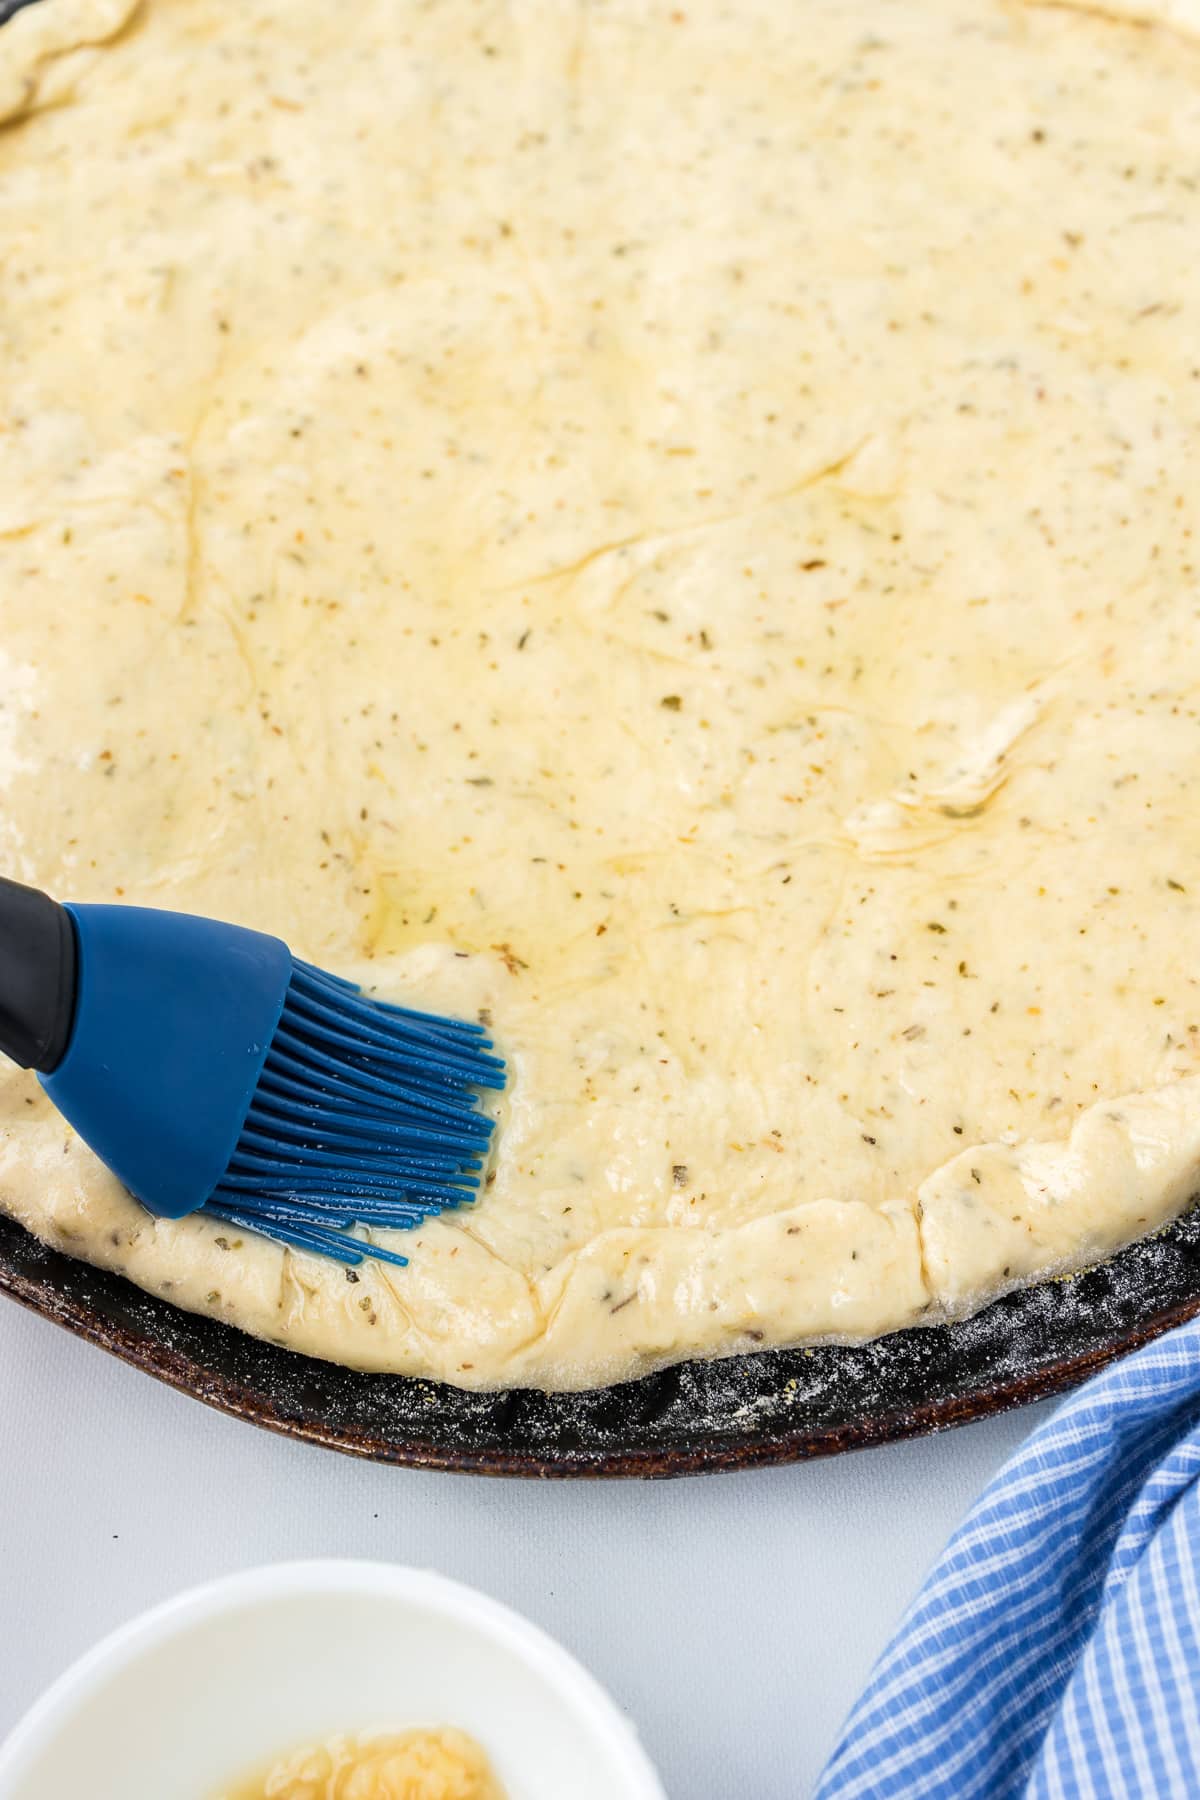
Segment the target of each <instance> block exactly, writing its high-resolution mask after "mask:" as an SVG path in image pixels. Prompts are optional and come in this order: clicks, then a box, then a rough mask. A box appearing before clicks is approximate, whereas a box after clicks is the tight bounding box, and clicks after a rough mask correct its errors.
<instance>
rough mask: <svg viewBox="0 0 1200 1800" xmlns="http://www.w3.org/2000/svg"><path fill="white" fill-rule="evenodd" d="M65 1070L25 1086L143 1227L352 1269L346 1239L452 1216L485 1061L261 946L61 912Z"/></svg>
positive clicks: (475, 1178) (469, 1031) (175, 924)
mask: <svg viewBox="0 0 1200 1800" xmlns="http://www.w3.org/2000/svg"><path fill="white" fill-rule="evenodd" d="M65 910H66V911H67V913H68V914H69V916H70V918H71V921H72V923H73V926H74V935H75V946H76V955H77V966H76V970H75V984H76V987H75V994H76V998H75V1007H74V1015H73V1019H72V1022H71V1028H70V1038H69V1042H68V1044H67V1048H66V1051H65V1054H63V1056H62V1058H61V1060H60V1061H59V1062H58V1064H57V1066H56V1067H55V1068H54V1069H53V1071H52V1072H50V1073H48V1074H42V1076H41V1077H40V1079H41V1081H42V1084H43V1086H44V1087H45V1089H46V1092H47V1093H48V1094H49V1096H50V1098H51V1099H52V1100H53V1101H54V1103H55V1105H56V1106H57V1107H58V1108H59V1110H60V1112H62V1113H63V1114H64V1115H65V1116H66V1118H68V1119H69V1120H70V1121H71V1123H72V1124H73V1125H74V1126H75V1128H76V1130H77V1131H78V1132H79V1134H80V1136H81V1137H83V1138H84V1139H85V1141H86V1142H87V1143H88V1144H89V1145H90V1146H91V1147H92V1149H93V1150H95V1152H96V1154H97V1155H98V1156H100V1157H101V1158H102V1160H103V1161H104V1162H106V1163H107V1164H108V1166H109V1168H110V1169H112V1171H113V1172H114V1174H116V1175H117V1176H119V1177H120V1179H121V1180H122V1181H123V1182H124V1183H125V1185H126V1186H127V1187H128V1188H129V1189H130V1191H131V1192H132V1193H133V1194H135V1195H136V1196H137V1198H138V1199H139V1200H140V1201H141V1202H142V1204H143V1205H144V1206H146V1207H148V1208H149V1210H150V1211H151V1212H154V1213H157V1214H158V1215H159V1216H160V1217H164V1218H181V1217H183V1216H184V1215H185V1214H187V1213H192V1212H198V1211H203V1212H206V1213H208V1214H210V1215H211V1216H212V1217H214V1218H218V1219H221V1220H223V1221H225V1222H227V1223H229V1224H232V1225H236V1226H239V1227H241V1228H243V1229H245V1230H248V1231H257V1232H260V1233H261V1234H263V1235H264V1236H266V1237H270V1238H274V1239H276V1240H277V1241H278V1242H280V1243H283V1244H288V1245H291V1246H294V1247H296V1248H298V1249H303V1250H311V1251H315V1252H318V1253H320V1254H322V1255H325V1256H332V1257H335V1258H336V1259H337V1260H338V1261H340V1262H344V1263H347V1264H355V1263H359V1262H361V1261H362V1258H363V1257H364V1256H373V1257H377V1258H379V1259H380V1260H382V1261H386V1262H392V1263H399V1264H404V1263H405V1262H406V1260H407V1259H406V1258H405V1257H403V1256H400V1255H398V1254H397V1253H396V1252H395V1251H393V1250H387V1249H385V1248H383V1246H381V1245H378V1244H374V1243H371V1242H370V1241H368V1240H367V1239H364V1238H362V1237H358V1236H353V1235H351V1228H352V1227H353V1226H355V1225H361V1226H366V1227H371V1226H375V1227H380V1228H386V1229H388V1230H402V1229H405V1228H407V1227H410V1226H413V1225H417V1224H419V1223H420V1222H421V1220H422V1219H425V1218H428V1217H429V1216H430V1215H431V1214H434V1213H440V1212H443V1211H445V1210H446V1208H448V1207H453V1206H461V1205H462V1204H463V1203H464V1202H467V1201H470V1200H471V1199H472V1198H473V1197H474V1195H475V1192H476V1190H477V1188H478V1186H479V1182H480V1177H481V1171H482V1168H483V1163H484V1159H485V1157H486V1155H487V1151H488V1145H489V1141H490V1138H491V1135H492V1130H493V1124H492V1121H491V1120H490V1119H489V1118H488V1117H487V1116H486V1115H485V1114H484V1113H483V1112H482V1111H481V1109H480V1100H479V1094H480V1090H482V1089H487V1088H491V1089H502V1088H503V1086H504V1079H505V1074H504V1063H503V1060H502V1059H501V1058H500V1057H499V1056H496V1055H494V1054H493V1053H492V1045H491V1042H490V1040H489V1039H488V1038H487V1037H486V1036H485V1035H484V1033H483V1030H482V1028H481V1027H480V1026H478V1025H475V1024H469V1023H466V1022H464V1021H460V1020H454V1019H445V1018H440V1017H438V1016H436V1015H434V1014H430V1013H423V1012H415V1011H412V1010H410V1009H408V1008H405V1007H399V1006H391V1005H388V1004H386V1003H385V1002H383V1001H378V1000H372V999H368V998H367V996H366V995H364V994H363V993H361V991H360V990H359V989H358V988H356V987H355V986H354V985H353V984H352V983H350V982H347V981H343V980H340V979H339V978H338V977H337V976H334V975H327V974H325V973H323V972H322V971H321V970H320V969H315V968H313V967H312V966H311V965H310V964H308V963H304V962H299V961H297V960H296V959H295V958H293V956H292V954H291V952H290V951H289V949H288V947H287V945H286V944H285V943H283V942H282V941H281V940H280V939H279V938H274V937H268V936H266V935H264V934H263V933H262V932H257V931H247V930H245V929H244V928H242V927H241V926H237V925H223V924H220V923H218V922H217V921H216V920H213V919H200V918H195V917H192V916H191V915H189V914H183V913H170V912H158V911H150V910H146V909H142V908H139V907H129V906H69V907H67V908H66V909H65Z"/></svg>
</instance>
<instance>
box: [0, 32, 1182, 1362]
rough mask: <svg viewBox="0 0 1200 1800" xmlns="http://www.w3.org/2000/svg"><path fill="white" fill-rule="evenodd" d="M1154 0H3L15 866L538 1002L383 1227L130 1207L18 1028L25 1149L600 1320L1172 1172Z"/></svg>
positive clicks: (156, 1264)
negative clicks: (474, 1176)
mask: <svg viewBox="0 0 1200 1800" xmlns="http://www.w3.org/2000/svg"><path fill="white" fill-rule="evenodd" d="M1148 10H1149V9H1148V8H1147V7H1146V6H1144V5H1142V4H1137V5H1132V6H1131V7H1130V8H1129V9H1128V16H1127V17H1125V18H1122V17H1121V16H1120V14H1121V11H1122V9H1121V8H1120V7H1118V6H1106V7H1104V8H1089V9H1086V10H1085V9H1080V8H1058V7H1056V8H1041V7H1035V6H1021V5H1017V4H1005V3H1003V0H806V4H805V5H804V6H803V7H802V8H797V7H795V6H793V5H790V4H785V3H784V0H738V3H737V4H736V5H732V4H727V3H725V4H723V3H722V0H679V4H678V5H673V4H670V3H666V4H661V5H657V4H656V5H649V6H648V5H645V4H642V3H641V0H593V3H592V4H585V3H584V0H579V4H572V5H564V4H560V3H557V0H503V3H501V0H495V3H492V4H479V3H477V0H437V3H432V0H431V3H426V4H414V5H411V6H397V5H395V4H394V0H360V3H359V4H358V5H356V6H355V7H353V8H349V9H347V8H345V7H339V6H332V5H330V4H329V3H328V0H287V3H286V4H283V3H282V0H145V3H144V4H143V5H142V6H140V7H138V6H137V5H135V4H133V3H132V0H40V3H39V4H38V5H36V6H34V7H32V8H31V9H30V10H29V11H27V12H25V13H21V14H19V15H18V16H17V17H16V18H15V19H14V20H13V21H12V22H11V23H10V24H9V25H7V26H5V27H4V28H3V30H0V96H3V104H4V106H5V108H6V109H7V112H8V114H9V119H10V122H9V124H8V126H7V128H6V129H5V130H4V131H3V133H0V282H2V305H0V426H2V428H0V608H2V611H3V638H2V645H3V649H2V673H3V690H2V691H3V710H2V711H0V755H2V762H0V771H2V777H3V799H2V806H0V853H2V859H3V867H4V868H5V869H6V870H7V871H9V872H11V873H12V874H14V875H17V876H19V877H21V878H24V879H28V880H33V881H37V882H39V883H41V884H43V885H45V886H48V887H49V888H51V889H52V890H53V891H54V892H56V893H59V894H61V895H63V896H65V897H70V898H76V899H80V900H108V899H113V898H124V899H126V900H128V901H138V902H142V903H149V904H157V905H163V906H178V907H182V908H186V909H191V910H196V911H205V912H210V913H213V914H216V915H218V916H224V917H227V918H231V919H236V920H239V921H242V922H244V923H247V924H250V925H255V926H259V927H262V928H265V929H269V930H274V931H278V932H279V933H280V934H281V935H283V936H285V937H286V938H287V939H288V941H289V942H290V943H291V944H292V946H293V948H294V949H295V950H296V951H297V953H298V954H302V955H304V956H307V957H310V958H312V959H313V960H315V961H318V962H320V963H323V964H325V965H326V966H328V967H331V968H333V969H336V970H338V971H340V972H343V973H348V974H352V975H357V976H358V977H360V978H361V979H363V980H364V981H366V982H367V983H369V984H370V985H371V986H372V987H374V988H375V989H377V990H378V991H379V992H381V993H383V994H386V995H388V996H397V997H409V998H411V999H413V1000H415V1001H417V1002H418V1003H422V1004H426V1005H430V1006H432V1007H434V1008H435V1009H436V1010H439V1011H445V1012H452V1013H457V1014H462V1015H467V1016H473V1015H475V1014H477V1013H482V1014H483V1015H484V1016H486V1017H489V1018H490V1019H492V1020H493V1021H494V1025H495V1031H496V1035H497V1037H498V1039H499V1041H500V1044H501V1046H502V1047H503V1049H504V1051H505V1053H506V1055H507V1056H508V1057H509V1059H510V1064H511V1071H512V1078H511V1083H510V1089H509V1092H508V1094H507V1096H506V1098H505V1100H504V1103H503V1105H502V1107H501V1110H500V1132H499V1152H498V1156H497V1159H496V1162H495V1165H494V1169H493V1171H492V1177H493V1178H492V1180H491V1181H490V1184H489V1185H488V1187H487V1189H486V1191H485V1192H484V1194H483V1197H482V1199H481V1200H480V1202H479V1204H478V1206H477V1207H476V1208H475V1209H474V1210H473V1211H471V1212H464V1213H461V1214H459V1215H458V1216H454V1217H449V1218H446V1219H444V1220H442V1221H439V1222H437V1223H434V1224H431V1225H428V1226H426V1227H425V1228H423V1229H422V1230H420V1231H419V1232H417V1233H414V1234H409V1235H408V1236H407V1237H406V1238H405V1239H404V1240H403V1244H402V1247H403V1248H404V1249H406V1250H407V1251H408V1252H409V1253H410V1254H411V1257H412V1262H411V1266H410V1267H409V1268H408V1269H407V1270H403V1271H397V1270H394V1269H385V1268H382V1267H374V1266H368V1267H365V1268H364V1269H363V1270H362V1271H361V1272H360V1278H359V1279H358V1281H356V1282H349V1281H347V1279H346V1276H345V1274H344V1273H343V1271H342V1270H341V1269H340V1268H338V1267H335V1266H334V1265H333V1264H331V1263H327V1262H323V1261H320V1260H315V1259H313V1258H311V1257H308V1256H305V1255H294V1254H288V1253H285V1252H283V1251H281V1250H280V1249H278V1248H277V1247H275V1246H274V1245H271V1244H268V1243H266V1242H263V1241H261V1240H255V1239H253V1238H249V1237H247V1238H245V1239H244V1240H241V1241H235V1242H233V1243H230V1240H229V1236H228V1233H227V1232H222V1230H221V1228H220V1227H219V1226H217V1225H213V1224H210V1223H208V1222H206V1221H205V1220H203V1219H189V1220H185V1221H184V1222H182V1223H177V1224H165V1223H157V1222H155V1221H154V1220H152V1219H151V1218H149V1217H148V1216H147V1215H146V1214H145V1213H144V1212H142V1210H141V1209H140V1208H139V1207H138V1206H137V1205H136V1204H135V1203H133V1202H132V1201H131V1200H130V1199H129V1198H128V1197H127V1196H126V1195H125V1194H124V1193H123V1192H122V1191H121V1190H120V1189H119V1188H118V1186H117V1185H116V1184H115V1182H114V1181H113V1180H112V1179H111V1178H110V1177H108V1176H107V1175H106V1173H105V1172H104V1170H103V1169H102V1168H101V1167H100V1166H99V1165H98V1164H97V1163H96V1161H95V1160H94V1158H93V1157H92V1156H91V1155H90V1154H89V1152H88V1151H87V1150H86V1149H85V1147H84V1146H83V1145H82V1144H81V1143H80V1142H78V1140H77V1139H75V1138H74V1137H73V1136H72V1134H71V1133H70V1131H68V1130H66V1129H65V1128H64V1126H63V1123H62V1121H61V1120H60V1119H59V1118H58V1117H57V1116H56V1115H55V1114H54V1112H53V1111H52V1110H51V1109H50V1107H49V1105H48V1104H47V1103H46V1102H45V1101H44V1100H43V1099H42V1098H41V1097H40V1094H39V1090H38V1089H37V1087H36V1085H35V1084H34V1083H33V1081H32V1080H30V1079H29V1078H27V1077H24V1076H21V1075H18V1074H15V1073H11V1072H10V1073H8V1074H7V1075H6V1076H5V1078H4V1081H3V1087H2V1090H0V1117H2V1123H3V1131H4V1140H3V1146H2V1150H0V1193H2V1196H3V1200H2V1203H3V1205H4V1207H5V1208H6V1209H7V1210H8V1211H9V1212H11V1213H12V1214H13V1215H14V1216H15V1217H16V1218H18V1219H20V1220H21V1221H23V1222H24V1223H25V1224H26V1225H27V1226H29V1227H30V1228H31V1229H32V1230H33V1231H35V1232H37V1233H38V1234H39V1235H40V1236H42V1237H43V1238H45V1239H47V1240H48V1241H49V1242H51V1243H54V1244H56V1245H58V1246H60V1247H63V1248H65V1249H67V1250H69V1251H71V1252H72V1253H73V1254H75V1255H78V1256H82V1257H87V1258H89V1259H91V1260H92V1261H95V1262H98V1263H102V1264H105V1265H107V1266H110V1267H113V1268H116V1269H119V1270H121V1271H122V1272H123V1273H125V1274H126V1275H128V1276H129V1278H130V1279H131V1280H133V1281H135V1282H138V1283H140V1284H141V1285H142V1286H144V1287H146V1288H149V1289H151V1290H153V1291H154V1292H156V1293H160V1294H166V1295H169V1296H170V1298H171V1299H173V1300H175V1301H177V1302H179V1303H180V1304H182V1305H183V1306H185V1307H190V1308H192V1309H195V1310H197V1311H201V1312H207V1313H211V1314H213V1315H215V1316H217V1317H219V1318H222V1319H226V1320H230V1321H232V1322H234V1323H236V1324H238V1325H240V1326H242V1327H244V1328H245V1329H247V1330H249V1331H252V1332H256V1333H259V1334H261V1335H262V1336H264V1337H268V1338H270V1339H272V1340H274V1341H276V1342H279V1343H282V1344H286V1345H290V1346H292V1347H294V1348H296V1349H298V1350H303V1351H307V1352H309V1353H311V1354H314V1355H317V1356H322V1357H329V1358H334V1359H336V1360H338V1361H341V1362H345V1363H349V1364H352V1365H355V1366H357V1367H360V1368H364V1369H390V1370H402V1371H409V1372H413V1373H419V1374H424V1375H430V1376H436V1377H441V1378H444V1379H446V1380H448V1381H451V1382H456V1383H459V1384H462V1385H464V1386H470V1387H491V1386H497V1385H509V1384H518V1383H519V1384H532V1385H537V1386H543V1387H550V1388H554V1387H560V1388H575V1387H586V1386H588V1385H591V1384H594V1383H599V1382H607V1381H611V1380H614V1379H617V1378H620V1377H623V1376H627V1375H632V1374H636V1373H639V1372H641V1371H643V1370H646V1369H648V1368H652V1367H654V1366H657V1365H661V1364H664V1363H668V1362H671V1361H674V1360H678V1359H681V1358H686V1357H692V1356H712V1355H721V1354H726V1353H729V1352H733V1351H743V1350H746V1349H748V1348H751V1347H754V1346H758V1345H769V1344H795V1343H797V1342H801V1341H804V1340H808V1339H819V1338H863V1337H867V1336H870V1335H872V1334H875V1333H880V1332H887V1331H892V1330H895V1329H897V1328H899V1327H902V1326H907V1325H911V1324H913V1323H914V1322H917V1321H928V1320H933V1319H939V1318H944V1317H949V1316H961V1315H963V1314H965V1313H968V1312H970V1311H971V1310H972V1309H974V1308H976V1307H978V1306H979V1305H980V1304H981V1303H982V1302H983V1301H985V1300H986V1299H987V1298H989V1297H990V1296H992V1295H994V1294H995V1293H996V1292H997V1291H999V1290H1000V1289H1002V1288H1004V1287H1006V1286H1011V1285H1014V1284H1016V1283H1020V1282H1024V1281H1028V1280H1029V1279H1031V1278H1033V1277H1036V1276H1038V1275H1041V1274H1043V1273H1045V1272H1047V1271H1055V1270H1063V1269H1068V1268H1073V1267H1077V1266H1079V1265H1081V1264H1083V1263H1085V1262H1087V1261H1089V1260H1091V1259H1094V1258H1097V1257H1100V1256H1103V1255H1104V1254H1105V1253H1107V1252H1108V1251H1110V1250H1112V1249H1113V1248H1114V1247H1115V1246H1117V1245H1119V1244H1121V1243H1123V1242H1125V1241H1127V1240H1129V1239H1131V1238H1133V1237H1136V1236H1138V1235H1139V1234H1141V1233H1144V1232H1146V1231H1149V1230H1152V1229H1153V1228H1155V1227H1156V1226H1158V1225H1160V1224H1161V1223H1162V1222H1163V1221H1165V1220H1167V1219H1169V1218H1170V1217H1171V1216H1172V1215H1173V1214H1175V1213H1176V1212H1177V1211H1178V1210H1179V1209H1180V1207H1181V1206H1182V1205H1184V1204H1185V1203H1186V1201H1187V1200H1188V1198H1189V1197H1190V1196H1191V1194H1192V1192H1193V1190H1194V1189H1195V1187H1196V1186H1197V1179H1196V1169H1197V1163H1198V1161H1200V1057H1198V1055H1197V1049H1196V1046H1197V1041H1198V1038H1200V991H1198V988H1197V969H1198V967H1200V955H1198V952H1200V912H1198V908H1200V823H1198V809H1197V792H1198V788H1200V716H1198V712H1197V700H1198V694H1200V633H1198V631H1197V601H1198V598H1200V580H1198V576H1197V566H1196V565H1197V557H1198V555H1200V540H1198V538H1197V537H1196V536H1195V535H1194V534H1195V532H1196V527H1197V524H1198V523H1200V490H1198V489H1197V484H1196V480H1195V471H1196V468H1197V466H1198V458H1200V258H1198V257H1197V253H1196V252H1197V243H1198V242H1200V236H1198V233H1200V44H1198V43H1197V41H1196V40H1195V38H1194V37H1193V36H1192V35H1191V34H1190V32H1189V29H1188V27H1189V25H1190V24H1191V23H1194V22H1195V21H1194V17H1193V15H1194V13H1195V8H1194V6H1191V5H1190V0H1189V4H1188V5H1185V4H1183V0H1163V4H1162V6H1161V7H1160V9H1159V10H1160V14H1161V18H1162V21H1163V22H1161V23H1158V24H1154V23H1151V24H1149V25H1147V24H1146V23H1145V22H1144V17H1145V15H1146V14H1147V12H1148ZM1135 15H1136V17H1135ZM1131 20H1133V22H1131ZM1137 20H1142V21H1143V22H1137Z"/></svg>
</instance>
